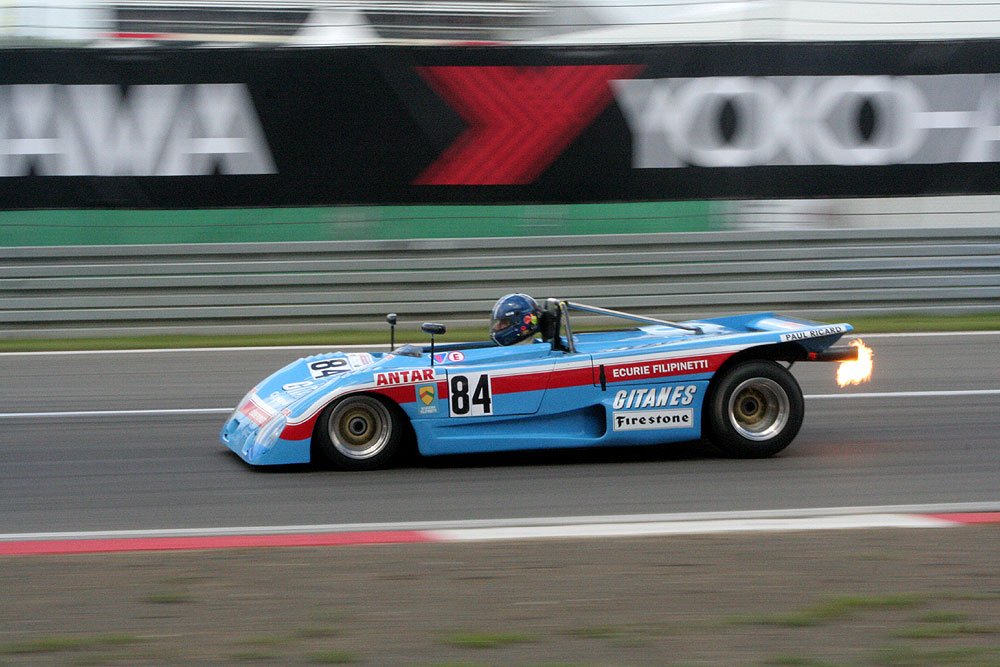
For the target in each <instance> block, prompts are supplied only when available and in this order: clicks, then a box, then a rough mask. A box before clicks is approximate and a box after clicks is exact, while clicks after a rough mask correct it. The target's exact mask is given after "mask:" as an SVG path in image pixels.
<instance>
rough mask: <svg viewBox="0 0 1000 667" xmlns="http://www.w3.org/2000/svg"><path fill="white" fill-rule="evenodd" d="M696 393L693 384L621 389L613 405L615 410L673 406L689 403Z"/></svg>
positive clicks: (695, 386) (696, 390) (696, 388)
mask: <svg viewBox="0 0 1000 667" xmlns="http://www.w3.org/2000/svg"><path fill="white" fill-rule="evenodd" d="M697 393H698V387H697V385H693V384H674V385H668V386H666V387H649V388H646V389H632V390H631V391H629V390H627V389H623V390H621V391H619V392H617V393H616V394H615V400H614V403H613V406H614V409H615V410H622V409H625V410H633V409H635V408H640V409H642V408H667V407H670V408H673V407H679V406H684V405H691V403H692V401H694V397H695V396H696V395H697Z"/></svg>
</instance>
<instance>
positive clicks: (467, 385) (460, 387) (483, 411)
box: [448, 373, 493, 417]
mask: <svg viewBox="0 0 1000 667" xmlns="http://www.w3.org/2000/svg"><path fill="white" fill-rule="evenodd" d="M448 390H449V391H448V411H449V413H450V415H451V416H452V417H480V416H482V415H491V414H493V388H492V386H491V385H490V376H489V374H488V373H469V374H465V375H451V374H449V376H448Z"/></svg>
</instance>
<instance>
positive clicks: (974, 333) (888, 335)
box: [0, 331, 1000, 357]
mask: <svg viewBox="0 0 1000 667" xmlns="http://www.w3.org/2000/svg"><path fill="white" fill-rule="evenodd" d="M941 336H949V337H950V336H1000V331H927V332H913V333H868V334H866V333H862V332H858V331H852V332H851V333H849V334H847V337H848V338H923V337H941ZM402 345H405V343H404V342H400V343H397V344H396V346H397V347H399V346H402ZM388 347H389V346H388V345H385V344H372V345H337V344H336V343H333V344H330V345H267V346H255V347H164V348H149V349H140V350H76V351H73V350H42V351H37V352H0V357H19V356H20V357H24V356H33V355H34V356H41V357H44V356H59V355H72V356H82V355H91V354H154V353H155V354H160V353H164V352H281V351H286V350H287V351H294V350H327V351H329V350H382V349H387V348H388Z"/></svg>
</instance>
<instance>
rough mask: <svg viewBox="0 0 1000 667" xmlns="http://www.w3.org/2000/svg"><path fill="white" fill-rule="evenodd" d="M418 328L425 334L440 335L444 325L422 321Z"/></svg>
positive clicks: (443, 330)
mask: <svg viewBox="0 0 1000 667" xmlns="http://www.w3.org/2000/svg"><path fill="white" fill-rule="evenodd" d="M420 330H421V331H423V332H424V333H425V334H430V335H432V336H440V335H441V334H443V333H444V332H445V326H444V325H443V324H434V323H433V322H424V323H423V325H421V327H420Z"/></svg>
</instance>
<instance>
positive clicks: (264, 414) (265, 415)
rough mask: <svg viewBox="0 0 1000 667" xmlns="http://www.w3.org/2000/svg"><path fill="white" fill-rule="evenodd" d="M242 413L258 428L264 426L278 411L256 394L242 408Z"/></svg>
mask: <svg viewBox="0 0 1000 667" xmlns="http://www.w3.org/2000/svg"><path fill="white" fill-rule="evenodd" d="M240 412H242V413H243V414H244V415H246V417H247V419H249V420H250V421H252V422H253V423H254V424H256V425H257V426H263V425H264V424H265V423H267V421H268V420H270V419H271V417H273V416H274V415H275V413H276V412H277V411H276V410H275V409H274V408H272V407H271V406H269V405H268V404H267V403H265V402H264V401H263V400H262V399H261V398H260V397H259V396H257V394H254V395H253V396H251V397H250V398H248V399H247V401H246V403H244V404H243V405H241V406H240Z"/></svg>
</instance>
